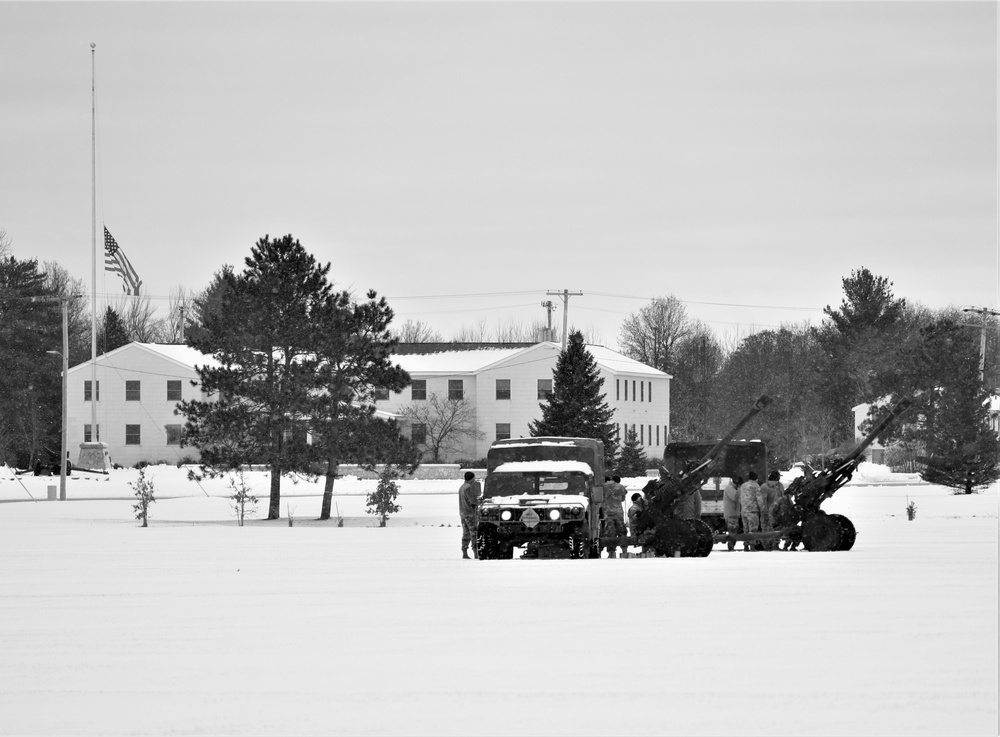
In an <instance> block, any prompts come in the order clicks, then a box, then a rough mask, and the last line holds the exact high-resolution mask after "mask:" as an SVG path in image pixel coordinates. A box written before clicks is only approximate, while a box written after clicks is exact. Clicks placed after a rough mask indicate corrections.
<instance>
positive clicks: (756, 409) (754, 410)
mask: <svg viewBox="0 0 1000 737" xmlns="http://www.w3.org/2000/svg"><path fill="white" fill-rule="evenodd" d="M770 403H771V398H770V397H769V396H767V395H766V394H761V395H760V396H759V397H758V398H757V401H756V402H754V403H753V407H751V408H750V411H749V412H747V413H746V414H745V415H743V419H741V420H740V421H739V422H737V423H736V426H735V427H734V428H733V429H732V430H730V431H729V432H727V433H726V435H725V437H723V438H722V440H720V441H719V442H718V443H716V444H715V445H714V446H712V449H711V450H710V451H708V453H706V454H705V457H704V458H702V459H701V460H700V461H699V462H698V465H697V466H695V467H694V468H693V469H691V471H689V472H688V473H686V474H684V476H685V477H687V476H691V475H693V474H696V473H700V472H701V471H703V470H704V469H705V467H706V466H708V465H709V464H710V463H711V462H712V461H713V460H714V459H715V457H716V456H717V455H718V454H719V453H720V452H721V451H722V449H723V448H725V447H726V444H727V443H729V441H730V440H732V439H733V438H735V437H736V433H738V432H739V431H740V430H742V429H743V428H744V427H745V426H746V424H747V423H748V422H750V420H752V419H753V418H754V417H756V416H757V415H758V414H760V412H761V411H762V410H763V409H764V408H765V407H767V405H769V404H770Z"/></svg>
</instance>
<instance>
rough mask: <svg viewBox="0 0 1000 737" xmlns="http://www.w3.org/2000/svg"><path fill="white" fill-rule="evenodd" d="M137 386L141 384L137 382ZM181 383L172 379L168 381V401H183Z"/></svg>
mask: <svg viewBox="0 0 1000 737" xmlns="http://www.w3.org/2000/svg"><path fill="white" fill-rule="evenodd" d="M136 383H137V384H138V383H139V382H136ZM181 399H182V397H181V382H180V381H179V380H178V381H174V380H172V379H168V380H167V401H168V402H179V401H181Z"/></svg>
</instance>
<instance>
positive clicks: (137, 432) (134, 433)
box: [83, 425, 184, 445]
mask: <svg viewBox="0 0 1000 737" xmlns="http://www.w3.org/2000/svg"><path fill="white" fill-rule="evenodd" d="M183 430H184V426H183V425H164V426H163V431H164V435H166V437H167V445H180V444H181V433H182V432H183ZM91 435H92V432H91V428H90V425H84V426H83V442H85V443H91V442H95V441H93V440H91ZM100 441H101V426H100V425H98V426H97V441H96V442H100ZM125 445H142V427H141V426H140V425H126V426H125Z"/></svg>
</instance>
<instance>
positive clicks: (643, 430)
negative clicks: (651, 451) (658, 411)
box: [618, 423, 667, 448]
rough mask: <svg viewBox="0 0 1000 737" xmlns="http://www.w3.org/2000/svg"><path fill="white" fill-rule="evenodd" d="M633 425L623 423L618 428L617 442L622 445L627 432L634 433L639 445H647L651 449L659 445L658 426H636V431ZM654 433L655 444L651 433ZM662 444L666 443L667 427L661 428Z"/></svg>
mask: <svg viewBox="0 0 1000 737" xmlns="http://www.w3.org/2000/svg"><path fill="white" fill-rule="evenodd" d="M636 428H637V426H636V425H635V423H633V424H631V425H629V424H628V423H624V424H621V425H619V426H618V442H619V443H624V442H625V436H626V434H627V433H628V431H629V430H631V431H632V432H634V433H636V437H637V438H638V439H639V444H640V445H648V446H651V447H654V448H655V447H657V446H659V444H660V426H659V425H638V429H636ZM654 431H655V433H656V442H655V443H654V442H653V433H654ZM663 442H664V444H666V442H667V426H666V425H664V426H663Z"/></svg>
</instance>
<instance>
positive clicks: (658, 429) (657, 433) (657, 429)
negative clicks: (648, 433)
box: [656, 425, 660, 447]
mask: <svg viewBox="0 0 1000 737" xmlns="http://www.w3.org/2000/svg"><path fill="white" fill-rule="evenodd" d="M659 445H660V426H659V425H657V426H656V446H657V447H659Z"/></svg>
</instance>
